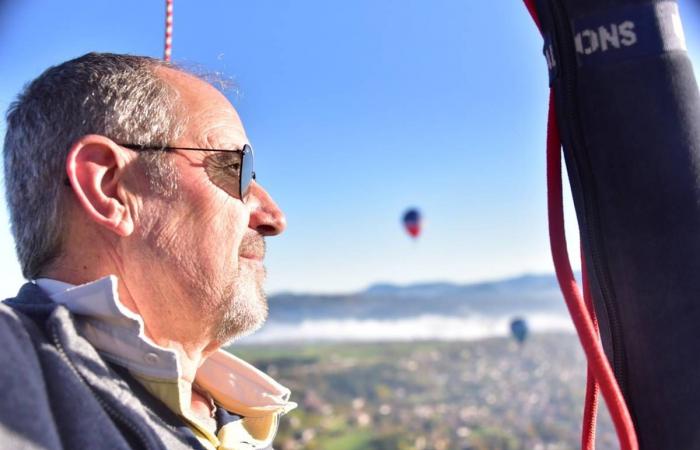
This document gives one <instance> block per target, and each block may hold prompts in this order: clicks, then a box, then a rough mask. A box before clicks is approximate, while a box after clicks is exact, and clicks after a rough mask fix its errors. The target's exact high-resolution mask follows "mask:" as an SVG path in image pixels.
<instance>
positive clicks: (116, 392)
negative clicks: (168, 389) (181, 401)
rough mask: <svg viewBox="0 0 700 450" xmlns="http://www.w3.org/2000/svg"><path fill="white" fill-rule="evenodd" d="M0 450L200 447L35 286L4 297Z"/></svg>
mask: <svg viewBox="0 0 700 450" xmlns="http://www.w3.org/2000/svg"><path fill="white" fill-rule="evenodd" d="M0 345H1V346H2V349H1V350H0V392H2V397H1V398H2V400H1V401H0V449H50V450H53V449H70V450H74V449H75V450H79V449H88V448H89V449H169V450H178V449H192V448H195V449H201V448H202V447H201V445H200V444H199V442H198V441H197V439H196V438H195V437H194V435H193V434H192V433H191V432H190V431H189V429H188V428H187V426H186V425H184V423H183V422H182V421H181V420H180V419H179V418H178V417H177V416H176V415H175V414H174V413H172V412H171V411H170V410H169V409H168V408H167V407H165V405H163V404H162V403H161V402H160V401H158V400H157V399H155V398H154V397H152V396H151V395H150V394H149V393H148V392H147V391H145V389H143V388H142V387H141V386H140V384H139V383H138V382H137V381H135V380H134V379H132V378H131V377H130V376H129V374H128V373H127V372H126V371H125V370H123V369H121V368H120V367H118V366H114V365H111V364H109V363H107V362H105V360H104V359H102V358H101V357H100V355H99V354H98V353H97V351H96V350H95V348H94V347H93V346H92V345H91V344H90V343H89V342H87V341H86V340H85V339H84V338H82V337H81V336H80V335H79V334H78V333H77V332H76V327H75V324H74V321H73V317H72V315H71V313H70V312H69V311H68V310H67V309H66V308H65V307H64V306H62V305H59V304H56V303H54V302H52V301H51V300H50V299H49V298H48V297H47V296H46V295H45V294H44V293H43V291H42V290H41V289H40V288H39V287H37V286H35V285H34V284H25V285H24V286H23V287H22V289H21V290H20V292H19V294H18V295H17V297H16V298H13V299H9V300H5V301H4V302H2V303H0Z"/></svg>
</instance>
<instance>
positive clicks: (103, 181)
mask: <svg viewBox="0 0 700 450" xmlns="http://www.w3.org/2000/svg"><path fill="white" fill-rule="evenodd" d="M126 164H127V159H126V154H125V151H124V150H123V149H122V148H121V147H119V146H118V145H117V144H115V143H114V142H113V141H112V140H111V139H109V138H106V137H104V136H99V135H96V134H89V135H86V136H83V137H81V138H80V139H78V140H77V141H75V143H73V146H72V147H71V149H70V151H69V152H68V157H67V158H66V174H67V175H68V181H69V182H70V185H71V187H72V188H73V193H74V194H75V196H76V198H77V199H78V203H79V204H80V206H81V207H82V209H83V211H84V212H85V214H87V217H88V218H90V220H92V221H93V222H95V223H97V224H99V225H101V226H103V227H105V228H107V229H108V230H110V231H112V232H114V233H116V234H118V235H119V236H129V235H130V234H131V233H132V232H133V230H134V222H133V211H131V210H130V203H129V202H128V201H127V198H125V192H126V191H125V190H124V189H123V188H120V184H121V183H123V176H124V170H125V167H126Z"/></svg>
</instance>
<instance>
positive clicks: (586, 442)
mask: <svg viewBox="0 0 700 450" xmlns="http://www.w3.org/2000/svg"><path fill="white" fill-rule="evenodd" d="M581 274H582V278H583V280H582V284H583V301H584V302H585V303H586V309H587V310H588V314H589V315H590V316H591V321H592V322H593V328H595V330H596V334H597V336H596V337H597V338H598V339H600V334H599V333H598V318H597V317H596V314H595V308H594V306H593V299H592V297H591V286H590V284H588V270H587V269H586V258H585V255H584V251H583V246H581ZM599 391H600V388H599V387H598V383H596V381H595V376H594V375H593V371H592V370H591V367H590V366H589V367H588V370H587V374H586V400H585V401H584V404H583V429H582V432H581V448H582V449H583V450H594V449H595V428H596V415H597V414H598V393H599Z"/></svg>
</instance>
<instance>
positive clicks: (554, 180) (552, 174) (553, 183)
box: [526, 0, 639, 450]
mask: <svg viewBox="0 0 700 450" xmlns="http://www.w3.org/2000/svg"><path fill="white" fill-rule="evenodd" d="M526 1H528V0H526ZM547 209H548V216H549V239H550V245H551V249H552V259H553V260H554V268H555V271H556V274H557V280H558V281H559V287H560V288H561V291H562V294H564V300H565V301H566V306H567V307H568V309H569V314H571V319H572V320H573V322H574V326H575V327H576V332H577V333H578V337H579V340H580V341H581V345H582V346H583V350H584V352H585V353H586V359H587V360H588V364H589V368H590V370H591V372H592V373H593V375H594V379H595V380H596V381H597V382H598V385H599V386H600V391H601V393H602V394H603V398H604V399H605V402H606V404H607V405H608V410H609V411H610V416H611V417H612V420H613V423H614V424H615V429H616V431H617V437H618V439H619V440H620V447H621V448H622V449H623V450H637V449H638V448H639V445H638V443H637V435H636V433H635V431H634V425H633V424H632V418H631V417H630V414H629V411H628V410H627V404H626V403H625V399H624V397H623V396H622V392H620V387H619V386H618V384H617V380H616V379H615V375H614V374H613V371H612V369H611V368H610V363H609V362H608V359H607V358H606V356H605V353H604V352H603V347H602V345H601V343H600V340H599V339H598V332H597V329H596V328H595V327H594V325H593V321H592V320H591V316H590V314H589V313H588V310H587V308H586V305H585V304H584V301H583V298H582V296H581V292H580V291H579V288H578V286H577V284H576V279H575V278H574V273H573V271H572V270H571V263H570V261H569V253H568V251H567V249H566V234H565V231H564V205H563V199H562V182H561V140H560V139H559V128H558V125H557V115H556V112H555V110H554V91H553V90H550V93H549V118H548V123H547Z"/></svg>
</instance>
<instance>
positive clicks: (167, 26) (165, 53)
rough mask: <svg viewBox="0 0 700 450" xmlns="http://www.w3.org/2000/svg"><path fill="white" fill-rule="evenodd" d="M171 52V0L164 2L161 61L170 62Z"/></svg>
mask: <svg viewBox="0 0 700 450" xmlns="http://www.w3.org/2000/svg"><path fill="white" fill-rule="evenodd" d="M172 50H173V0H165V49H164V51H163V59H164V60H165V61H167V62H170V55H171V54H172Z"/></svg>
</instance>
